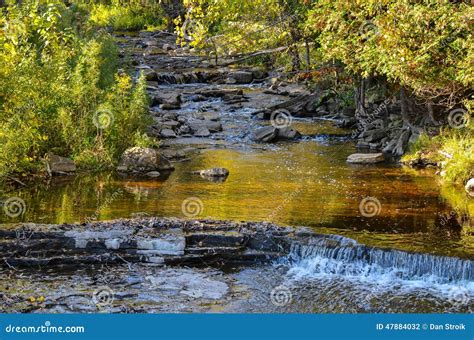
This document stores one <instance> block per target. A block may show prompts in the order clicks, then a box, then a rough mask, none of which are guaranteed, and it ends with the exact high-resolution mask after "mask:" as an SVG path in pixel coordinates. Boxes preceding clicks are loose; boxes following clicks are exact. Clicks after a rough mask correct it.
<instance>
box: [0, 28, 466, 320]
mask: <svg viewBox="0 0 474 340" xmlns="http://www.w3.org/2000/svg"><path fill="white" fill-rule="evenodd" d="M174 41H175V37H174V36H172V35H169V34H167V33H164V32H161V33H149V32H147V33H142V34H137V35H133V36H129V35H121V36H119V37H118V42H119V46H120V48H121V56H122V58H123V62H124V68H126V67H130V68H131V69H132V70H133V72H134V74H135V75H136V76H138V73H139V72H140V71H144V72H145V74H146V77H147V79H148V82H147V91H148V94H149V96H150V98H151V99H152V102H151V108H150V115H151V117H152V119H153V122H152V123H151V124H150V126H149V128H148V133H149V134H150V135H151V136H155V137H157V138H159V139H160V147H159V148H158V152H159V153H160V155H162V156H163V157H164V158H165V159H166V160H167V161H169V162H170V164H172V166H173V168H174V170H172V171H169V170H168V171H161V170H160V171H159V173H158V174H157V173H154V174H153V176H149V172H150V171H148V172H146V173H133V172H132V173H130V172H127V171H122V170H123V169H118V171H113V172H103V173H100V174H87V173H78V174H76V176H58V177H53V178H51V180H50V181H49V182H48V183H41V184H39V185H32V186H27V187H23V188H21V187H19V188H18V189H17V190H15V191H13V192H10V193H8V197H9V198H17V199H19V200H18V201H17V202H20V203H21V202H23V205H20V207H21V210H20V211H19V213H18V214H17V212H18V211H13V213H11V211H10V214H2V215H1V216H0V221H1V222H2V223H4V224H3V225H2V227H1V229H0V234H2V235H4V244H3V247H4V248H2V249H4V250H12V247H14V248H15V249H16V247H17V246H18V244H17V243H18V242H19V243H20V244H23V245H27V244H28V242H30V241H33V240H35V239H34V238H33V239H31V236H32V235H38V228H39V229H40V230H41V231H40V232H39V235H42V236H41V237H42V238H40V242H38V243H35V242H34V241H33V245H32V247H33V248H34V247H38V248H35V249H33V248H28V247H26V248H25V249H23V251H24V254H23V256H24V255H28V254H32V253H31V251H33V252H35V251H39V253H35V254H39V255H41V256H39V257H37V258H35V257H34V256H33V257H32V259H31V261H33V262H30V263H24V264H29V265H30V268H21V261H19V262H16V263H15V262H14V261H11V260H15V256H13V257H12V258H8V259H7V260H6V262H5V261H4V263H5V265H6V268H5V271H3V273H2V275H1V276H0V282H2V284H3V285H4V288H5V289H3V291H5V292H8V289H7V287H12V286H14V287H17V288H14V289H15V291H11V292H8V293H6V294H5V293H4V295H3V297H4V300H6V301H9V303H8V304H7V305H6V306H5V307H4V308H5V310H6V311H29V312H47V311H48V312H93V311H98V310H102V311H104V310H105V311H111V312H194V311H196V312H209V311H211V312H469V311H470V310H471V308H472V306H471V304H470V301H471V300H472V287H471V286H472V259H473V258H474V248H473V247H474V233H473V230H472V224H471V223H472V220H471V219H470V218H469V216H468V218H467V219H466V218H465V215H466V213H465V211H466V210H465V208H466V207H467V211H468V212H469V211H471V212H472V200H471V201H469V198H468V197H467V196H465V195H458V196H456V195H455V197H456V205H454V204H451V203H450V202H451V201H452V200H454V199H452V198H451V199H450V200H448V201H446V200H445V199H443V197H447V196H448V195H445V194H443V187H441V186H440V185H439V183H438V182H437V181H436V177H435V174H434V171H430V170H425V171H419V172H414V171H412V170H409V169H406V168H402V167H400V166H399V165H398V164H397V163H395V162H393V161H392V160H391V159H388V158H387V161H385V162H382V163H379V164H375V165H374V164H371V165H367V164H348V163H347V162H346V160H347V157H348V156H349V155H351V154H353V153H355V152H356V151H357V149H356V145H355V143H354V141H353V138H352V137H353V130H351V129H347V128H343V127H337V126H335V124H334V123H335V122H337V121H338V118H340V117H339V115H338V113H337V112H336V111H333V109H334V110H335V107H333V106H334V105H336V103H334V102H332V101H328V102H326V103H324V105H321V106H318V107H317V108H314V107H313V108H310V109H311V110H307V112H306V111H305V114H302V115H301V116H296V115H295V116H293V114H290V115H289V116H288V115H287V116H286V117H287V118H290V119H284V120H283V123H282V124H283V125H284V126H278V127H275V126H274V125H273V124H274V123H275V119H273V120H272V119H268V118H271V113H272V112H265V111H266V110H264V112H261V113H262V114H261V115H254V113H255V112H258V111H262V109H264V108H268V107H274V106H275V105H277V106H278V105H279V104H282V103H285V102H288V101H289V100H291V99H294V98H296V99H298V98H300V96H304V95H305V94H307V93H306V89H305V88H304V87H303V86H301V85H299V84H292V83H290V82H288V81H286V80H285V79H282V77H281V76H279V75H278V74H274V75H272V74H271V72H270V73H268V72H267V71H265V70H261V69H255V68H250V67H248V68H231V67H228V66H226V67H222V68H216V67H215V66H213V65H212V62H210V61H209V60H207V59H206V58H202V57H199V56H190V55H189V52H188V51H186V50H183V49H180V48H178V47H176V46H175V45H173V44H174ZM127 60H128V64H127ZM272 78H275V79H276V80H272ZM313 109H314V110H313ZM290 113H291V112H290ZM274 118H275V117H274ZM272 123H273V124H272ZM282 127H283V128H291V129H293V130H295V131H298V132H299V135H296V134H294V135H293V138H282V140H275V139H274V138H277V137H278V136H280V135H279V134H278V133H277V134H274V132H275V130H274V129H281V128H282ZM105 128H106V126H105ZM262 129H265V130H264V132H265V133H263V135H262V136H263V137H265V138H267V137H268V136H271V137H272V140H271V142H263V143H262V141H261V140H258V139H257V140H256V139H255V134H256V132H257V131H262ZM268 131H269V132H268ZM280 137H281V136H280ZM131 165H132V166H133V164H131ZM211 168H225V169H227V170H228V171H229V174H228V176H227V177H224V178H209V177H206V176H200V175H197V174H196V173H195V172H196V171H199V170H203V169H211ZM125 170H127V169H125ZM449 197H451V196H449ZM20 200H21V201H20ZM7 208H8V206H6V205H5V206H4V212H8V211H9V210H8V209H7ZM6 209H7V210H6ZM463 209H464V210H463ZM467 215H468V214H467ZM140 216H154V217H156V218H155V219H153V218H152V219H151V220H155V221H157V223H158V224H160V223H162V224H166V223H168V224H169V223H172V224H173V225H174V226H176V227H177V228H176V229H178V231H179V230H180V232H181V233H183V235H182V236H180V237H183V238H184V248H183V249H180V250H179V251H182V252H183V254H186V255H189V253H186V252H189V251H191V250H190V249H188V248H186V247H187V245H188V243H187V242H188V240H187V239H186V237H185V236H184V234H186V233H187V231H186V230H184V229H183V228H184V226H187V225H188V224H190V225H194V224H197V225H202V226H207V227H208V229H209V230H211V229H213V228H214V229H216V230H218V229H219V228H222V227H226V228H229V226H230V229H231V230H230V231H231V232H233V233H234V234H233V236H232V237H233V240H237V241H238V242H240V243H239V246H240V245H242V244H244V243H245V242H243V240H244V239H245V238H244V239H242V238H241V234H239V232H240V229H239V228H240V227H238V222H240V221H246V222H244V223H243V224H244V226H245V223H247V225H252V223H250V222H248V221H257V222H255V223H254V224H253V225H256V226H262V228H267V229H270V230H272V228H273V229H276V230H280V231H285V230H287V229H286V228H285V227H277V226H274V225H269V224H265V223H264V222H273V223H277V224H280V225H283V226H285V225H289V226H303V227H307V228H310V229H307V228H298V227H296V228H295V229H292V228H290V229H291V230H292V233H294V234H298V233H302V235H303V236H302V237H303V239H304V240H305V242H306V241H308V240H309V239H311V235H312V234H313V233H317V234H322V236H320V237H321V238H323V239H324V240H328V239H329V241H328V243H324V244H313V245H311V246H310V247H307V244H306V243H305V247H306V248H304V249H301V247H300V245H299V244H296V243H293V242H287V246H286V248H284V250H285V251H284V252H281V253H278V254H273V256H269V255H270V254H265V253H263V254H262V257H264V261H260V260H262V259H263V258H260V259H259V261H257V262H254V261H253V260H255V258H252V261H250V262H249V263H246V264H245V265H242V263H237V262H238V261H237V260H239V259H241V258H242V257H241V256H240V255H239V254H240V253H239V254H236V253H235V252H234V251H235V249H230V250H231V251H230V252H226V251H228V250H229V249H219V250H220V252H219V251H216V249H213V248H212V247H210V248H209V249H208V250H209V252H211V253H212V256H211V257H212V258H213V259H214V260H213V261H204V262H203V261H201V260H202V258H199V257H198V258H197V260H198V262H200V263H199V265H196V264H195V263H192V265H191V263H189V262H183V263H182V265H179V262H180V261H182V259H180V260H179V261H177V262H178V263H165V262H155V263H153V261H146V262H147V263H141V261H135V260H133V261H132V258H127V257H126V256H125V254H122V253H120V252H119V254H118V255H119V256H115V255H113V253H114V250H117V249H115V248H117V247H118V249H120V247H121V241H118V240H117V239H119V238H120V237H118V238H115V237H114V238H112V239H109V240H108V241H107V242H106V240H105V239H106V238H105V237H102V236H103V234H100V233H101V232H104V230H103V229H104V228H105V229H111V230H113V229H114V228H116V227H118V228H119V229H120V230H121V232H123V231H124V229H125V230H126V233H127V235H129V236H130V233H131V235H132V236H130V237H132V238H133V237H136V233H138V234H139V233H141V232H143V233H144V234H143V235H141V236H143V237H144V238H149V237H151V236H150V235H152V234H153V233H155V232H156V230H153V228H152V229H151V230H146V226H147V225H148V222H149V221H147V220H146V219H145V220H143V219H142V220H140V219H137V220H132V221H115V222H110V223H104V224H101V223H98V224H94V223H93V222H94V221H103V220H110V219H117V218H134V217H135V218H137V217H140ZM471 216H472V215H471ZM161 217H183V218H188V219H191V221H183V220H175V221H173V222H166V220H163V219H161ZM204 217H205V218H206V221H198V222H195V221H193V219H195V218H204ZM222 220H226V221H222ZM229 220H231V221H229ZM18 222H24V223H27V224H26V225H21V226H18V225H17V224H16V223H18ZM77 222H79V223H82V224H81V225H79V226H71V225H70V224H72V223H77ZM62 223H66V224H67V225H63V226H58V225H44V224H62ZM12 224H13V225H12ZM144 226H145V230H143V227H144ZM25 227H26V228H27V229H26V230H25V229H24V228H25ZM10 228H13V230H14V231H12V229H10ZM18 228H21V229H20V230H17V229H18ZM28 228H30V229H28ZM42 228H46V229H48V228H53V229H54V228H58V229H68V228H79V230H80V232H87V233H89V236H90V241H91V242H89V240H87V238H82V241H79V242H78V243H77V239H74V238H73V237H71V239H69V238H68V237H63V236H64V235H63V236H59V239H61V240H62V241H64V242H66V244H67V246H65V244H64V243H61V242H62V241H61V242H59V243H58V244H57V245H58V247H56V248H55V247H54V246H53V244H54V243H55V241H54V238H51V237H49V236H51V234H48V233H47V232H45V231H44V230H43V229H42ZM101 228H102V229H101ZM158 229H159V228H158ZM290 229H288V230H290ZM8 230H10V231H8ZM31 231H33V232H31ZM109 231H110V230H109ZM95 233H98V234H95ZM8 235H10V236H8ZM48 235H49V236H48ZM101 235H102V236H101ZM133 235H135V236H133ZM327 235H330V236H327ZM7 236H8V237H7ZM56 236H57V235H56ZM129 236H127V237H129ZM272 237H273V236H272ZM7 238H8V239H9V240H7ZM158 238H159V237H158ZM209 239H210V238H209ZM56 241H57V239H56ZM260 241H262V240H260ZM260 241H259V242H260ZM11 242H12V243H11ZM70 242H72V243H71V244H72V245H71V247H69V246H70V244H69V243H70ZM81 242H82V243H81ZM190 242H191V240H190ZM193 242H194V241H193ZM191 243H192V242H191ZM263 243H264V242H263ZM263 243H262V244H263ZM181 244H182V242H177V243H176V244H175V245H176V246H178V245H179V246H180V247H181ZM77 245H79V246H81V245H83V246H84V248H81V247H79V249H86V250H87V251H89V250H91V251H92V253H89V254H87V252H86V255H84V254H82V255H84V256H85V257H84V258H86V259H89V262H88V261H84V263H82V266H81V268H77V269H76V270H72V271H71V270H70V269H68V268H66V267H67V266H64V265H65V264H66V263H61V260H60V259H59V260H58V259H56V257H55V255H57V252H58V251H59V252H60V253H61V255H64V252H66V253H67V252H70V253H71V254H70V255H71V257H70V260H69V261H70V264H73V265H75V264H80V259H81V256H82V255H80V256H79V257H75V256H76V255H78V254H81V252H82V251H83V250H79V251H78V249H76V248H77ZM153 247H154V246H153V244H152V248H153ZM132 248H133V247H132ZM221 248H222V247H221ZM224 248H226V247H224ZM227 248H229V247H227ZM230 248H235V247H234V246H233V247H230ZM386 248H390V250H387V251H385V250H384V249H386ZM45 249H46V252H45ZM17 250H18V251H20V249H17ZM129 250H130V249H129ZM134 250H135V251H136V250H137V249H134ZM139 250H140V251H145V252H146V251H150V250H151V251H153V250H156V249H148V248H146V249H145V248H144V249H139ZM224 250H226V251H224ZM239 251H240V250H239ZM20 252H21V251H20ZM48 252H52V253H53V255H54V256H52V254H50V253H48ZM125 253H127V251H125ZM73 254H74V256H73ZM105 254H109V255H110V254H112V257H107V256H104V257H101V256H102V255H105ZM386 254H389V255H386ZM43 255H44V256H43ZM97 255H99V256H98V257H97ZM142 255H143V254H142ZM158 255H162V254H158ZM238 255H239V256H238ZM5 256H7V257H8V256H11V255H5ZM179 256H181V255H179ZM60 257H61V256H59V257H58V258H60ZM156 257H159V258H161V256H156ZM53 258H54V260H53ZM17 261H18V259H17ZM35 261H36V262H35ZM75 261H77V262H75ZM154 261H158V259H155V260H154ZM160 261H161V260H160ZM149 262H151V263H149ZM55 263H56V264H57V265H58V266H57V267H56V264H55ZM225 263H227V264H228V265H223V264H225ZM50 265H51V267H50ZM188 267H190V268H188ZM440 268H441V269H442V271H443V272H439V270H440ZM466 268H467V269H466ZM459 270H461V272H460V271H459ZM453 273H454V274H453ZM466 273H467V274H466ZM463 275H464V276H463ZM466 275H467V276H466ZM12 280H13V281H12ZM11 282H14V283H15V284H13V285H12V284H11ZM389 283H391V284H389ZM392 283H393V284H392ZM72 286H75V287H72ZM385 286H387V287H385ZM321 287H323V289H321ZM92 288H93V289H92ZM272 296H273V301H272ZM110 301H112V302H110ZM104 302H105V303H104Z"/></svg>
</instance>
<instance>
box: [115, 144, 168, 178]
mask: <svg viewBox="0 0 474 340" xmlns="http://www.w3.org/2000/svg"><path fill="white" fill-rule="evenodd" d="M173 169H174V167H173V166H172V165H171V163H170V161H169V160H168V159H166V158H165V157H164V156H162V155H161V154H160V153H159V152H158V151H157V150H155V149H151V148H141V147H133V148H129V149H127V150H125V152H124V153H123V155H122V159H121V161H120V165H119V166H118V167H117V170H118V171H119V172H125V173H148V172H150V171H167V170H173Z"/></svg>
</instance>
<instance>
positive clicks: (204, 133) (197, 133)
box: [194, 127, 211, 137]
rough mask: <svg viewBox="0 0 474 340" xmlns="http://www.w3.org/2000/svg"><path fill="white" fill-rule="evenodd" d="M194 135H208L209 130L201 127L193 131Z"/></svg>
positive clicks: (209, 133)
mask: <svg viewBox="0 0 474 340" xmlns="http://www.w3.org/2000/svg"><path fill="white" fill-rule="evenodd" d="M194 135H195V136H196V137H209V136H210V135H211V132H210V131H209V130H208V129H207V128H205V127H201V128H199V129H198V130H197V131H196V132H194Z"/></svg>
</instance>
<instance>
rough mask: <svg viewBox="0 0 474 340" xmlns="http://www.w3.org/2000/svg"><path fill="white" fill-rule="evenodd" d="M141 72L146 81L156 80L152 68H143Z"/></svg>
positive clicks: (156, 76)
mask: <svg viewBox="0 0 474 340" xmlns="http://www.w3.org/2000/svg"><path fill="white" fill-rule="evenodd" d="M143 74H144V75H145V79H146V80H148V81H156V80H157V79H158V74H157V73H156V72H155V71H154V70H152V69H145V70H143Z"/></svg>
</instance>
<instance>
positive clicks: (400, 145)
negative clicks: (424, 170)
mask: <svg viewBox="0 0 474 340" xmlns="http://www.w3.org/2000/svg"><path fill="white" fill-rule="evenodd" d="M410 135H411V131H410V130H405V131H403V132H402V134H401V135H400V138H398V141H397V144H396V146H395V148H394V149H393V151H392V154H393V155H394V156H402V155H403V154H404V153H405V149H406V147H407V144H408V140H409V139H410Z"/></svg>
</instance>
